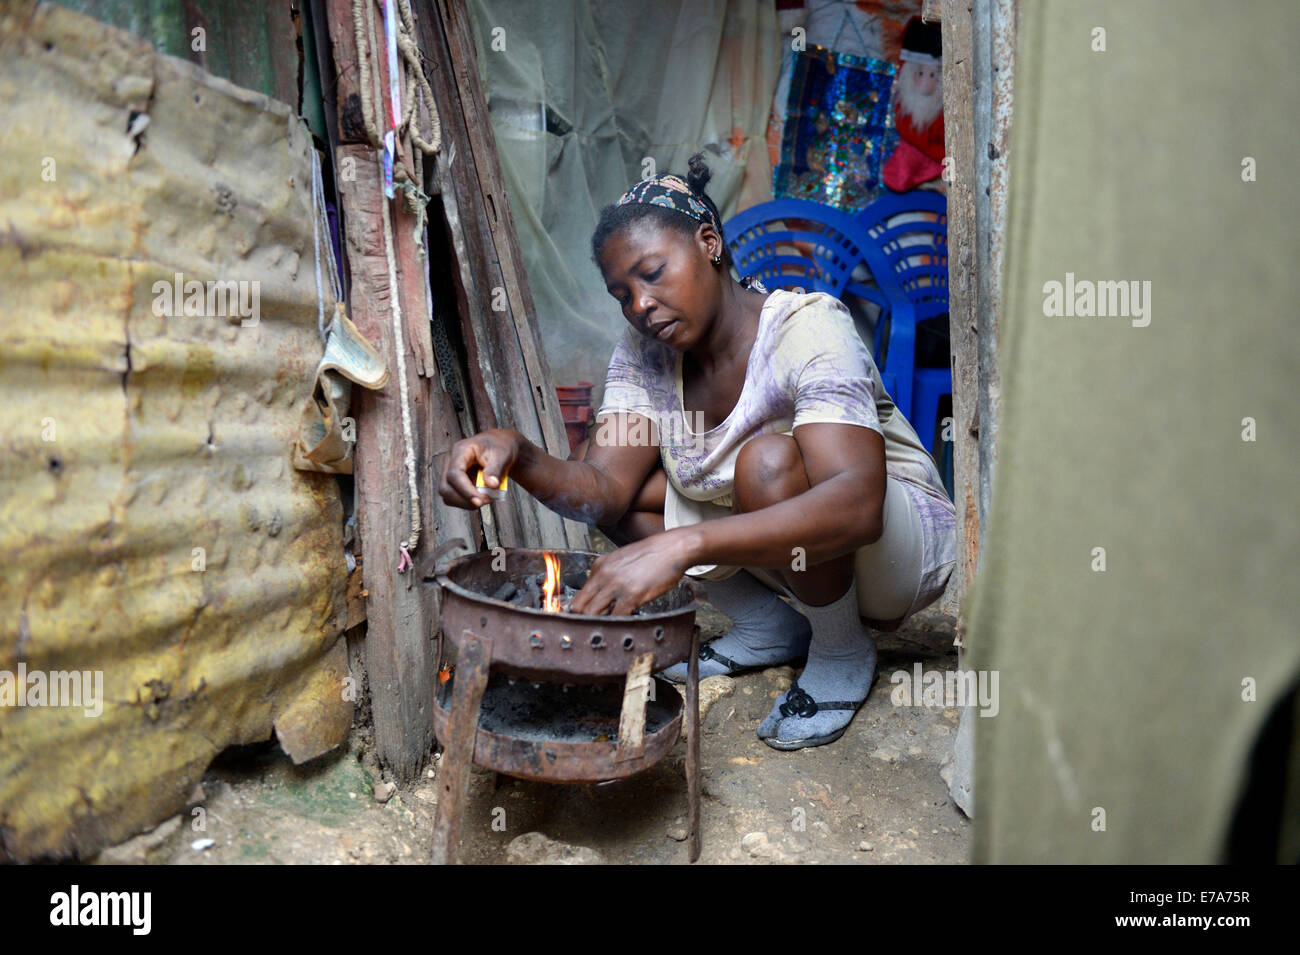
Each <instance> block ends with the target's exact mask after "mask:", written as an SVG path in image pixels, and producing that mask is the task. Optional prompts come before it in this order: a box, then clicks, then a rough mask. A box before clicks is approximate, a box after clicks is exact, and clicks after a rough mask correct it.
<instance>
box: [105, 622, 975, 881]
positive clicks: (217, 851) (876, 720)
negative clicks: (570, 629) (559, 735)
mask: <svg viewBox="0 0 1300 955" xmlns="http://www.w3.org/2000/svg"><path fill="white" fill-rule="evenodd" d="M700 623H701V625H702V626H703V628H704V636H705V638H706V639H707V638H708V637H710V636H716V635H718V634H719V633H721V632H722V631H723V630H724V629H725V627H726V625H727V620H726V618H725V617H723V616H721V615H720V614H718V613H716V612H714V611H713V610H712V609H711V608H706V610H705V611H703V612H702V614H701V619H700ZM952 627H953V619H952V618H951V617H950V616H947V615H945V614H942V613H939V612H938V611H936V610H933V609H930V610H926V611H923V612H921V613H920V614H917V615H916V616H914V617H912V618H911V620H909V621H908V625H907V627H906V628H905V629H902V630H899V631H897V632H895V633H892V634H878V635H877V639H878V647H879V677H878V679H877V681H876V684H875V687H874V689H873V690H872V693H871V696H870V698H869V699H868V701H867V703H866V705H865V706H864V707H863V708H862V709H861V711H859V713H858V715H857V716H856V718H855V719H854V721H853V724H852V726H850V728H849V731H848V732H847V733H846V734H845V735H844V736H843V737H842V738H841V739H840V740H838V741H837V742H835V743H833V744H831V745H829V746H820V747H813V748H808V749H803V750H797V751H795V752H789V753H786V752H780V751H778V750H774V749H771V748H770V747H768V746H767V745H765V744H764V743H763V742H762V741H761V740H759V739H758V737H757V736H755V733H754V731H755V728H756V727H757V726H758V723H759V721H760V720H761V719H762V718H763V716H765V715H766V714H767V712H768V710H769V709H770V708H771V705H772V701H773V699H775V697H776V696H777V695H778V694H779V693H780V692H781V690H782V689H784V687H785V686H788V681H789V680H790V678H791V677H792V675H793V672H792V671H791V670H790V669H789V668H778V669H771V670H767V671H764V672H759V673H753V674H748V675H745V676H742V677H739V678H736V679H730V678H727V677H715V678H713V679H711V680H709V681H706V682H705V683H704V684H703V686H702V697H703V699H702V702H703V704H704V705H707V706H708V710H707V713H706V715H705V717H704V720H703V735H702V737H701V748H700V754H701V764H702V769H701V775H702V790H703V796H702V808H701V814H702V827H703V835H704V847H703V854H702V856H701V858H700V861H701V862H702V863H758V864H762V863H774V862H792V863H811V864H819V863H820V864H826V863H854V864H874V863H934V862H940V863H959V862H966V861H967V860H968V858H969V852H970V834H971V826H970V822H969V820H968V819H967V818H966V817H965V816H964V815H963V814H962V813H961V811H960V810H959V809H957V807H956V806H955V805H954V804H953V802H952V800H951V798H950V797H949V795H948V789H947V787H946V786H945V784H944V782H943V781H942V780H941V779H940V777H939V771H940V765H941V763H942V762H943V761H944V759H945V758H946V757H947V756H948V754H949V752H950V751H951V749H952V745H953V739H954V735H955V733H956V729H957V719H958V711H957V710H955V709H939V708H935V707H931V708H926V707H921V706H915V707H913V706H894V705H892V703H891V701H890V693H891V690H892V689H893V686H892V685H891V683H890V681H889V677H890V674H891V673H893V672H894V671H896V670H899V669H902V670H907V671H911V669H912V666H913V664H914V663H916V662H918V661H919V662H920V663H921V664H922V665H923V667H925V669H927V670H931V669H955V668H956V662H957V657H956V650H955V649H953V647H952V640H953V630H952ZM438 765H439V759H438V758H437V757H435V759H434V761H433V763H432V764H431V768H430V769H429V770H428V771H427V772H426V774H425V775H424V777H423V778H421V779H420V780H419V781H418V783H417V784H416V785H413V786H402V787H396V788H395V787H393V786H392V784H391V783H389V782H387V781H386V780H384V779H383V778H382V776H381V773H380V771H379V769H378V766H377V764H376V761H375V758H374V755H373V753H372V751H371V743H370V734H369V727H368V726H366V725H364V724H363V725H360V726H358V727H356V728H355V729H354V731H353V733H352V736H351V738H350V740H349V744H348V746H347V747H346V748H340V749H339V750H337V751H335V752H333V753H330V754H327V755H326V756H323V757H321V758H320V759H318V760H314V761H312V762H311V763H309V764H306V765H303V766H294V765H293V764H292V762H291V761H290V760H289V758H288V757H287V756H286V755H285V754H284V753H283V752H282V751H281V750H280V748H279V747H278V746H277V745H276V744H275V743H274V741H269V742H267V743H265V744H260V745H257V746H250V747H238V748H235V749H232V750H228V751H227V752H226V753H223V754H222V755H221V757H219V758H218V760H217V761H216V762H215V763H213V765H212V766H211V767H210V768H209V770H208V772H207V773H206V775H205V776H204V779H203V782H202V785H201V787H200V788H199V789H198V790H196V792H195V794H194V796H193V797H192V798H193V800H194V805H192V806H191V807H188V808H187V810H186V812H185V813H184V814H182V815H179V816H175V817H173V818H172V819H170V820H168V821H167V822H165V823H164V824H163V825H161V826H159V827H158V828H157V829H155V830H154V831H153V832H152V833H148V834H145V835H143V836H139V837H137V838H136V839H133V840H131V841H130V842H127V843H124V844H123V845H121V846H117V847H114V848H113V849H109V850H106V851H105V852H104V853H102V854H101V855H100V856H99V859H98V861H100V862H103V863H130V862H153V863H168V864H176V865H219V864H226V863H308V864H357V863H362V864H368V863H413V864H418V863H423V862H425V861H427V858H428V855H429V850H430V845H431V836H432V827H433V815H434V808H435V803H436V798H437V787H436V774H437V767H438ZM463 826H464V834H463V835H464V838H463V844H462V848H461V859H462V861H464V862H470V863H479V864H489V865H491V864H499V863H511V862H514V863H524V862H566V863H598V862H605V863H685V862H686V856H687V849H686V843H685V841H684V840H685V836H686V782H685V744H684V742H679V743H678V744H677V746H676V747H675V748H674V750H673V751H672V752H671V753H670V754H669V756H668V757H666V758H665V759H663V760H661V761H660V762H659V763H658V764H657V765H655V766H654V767H652V768H651V769H649V770H647V771H645V772H643V773H641V774H640V775H637V776H633V777H631V778H629V779H626V780H620V781H615V782H610V783H601V784H596V785H580V786H559V785H552V784H546V783H534V782H528V781H521V780H515V779H508V778H504V777H503V778H501V779H500V780H498V779H497V778H496V777H495V774H493V773H491V772H488V771H486V770H479V769H476V770H475V772H474V775H473V778H472V780H471V784H470V799H469V802H468V805H467V807H466V810H465V817H464V824H463ZM209 840H210V841H209Z"/></svg>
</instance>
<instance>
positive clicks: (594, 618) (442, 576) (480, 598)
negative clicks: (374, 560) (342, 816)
mask: <svg viewBox="0 0 1300 955" xmlns="http://www.w3.org/2000/svg"><path fill="white" fill-rule="evenodd" d="M511 549H512V550H513V551H514V552H515V553H517V554H538V555H541V554H547V553H550V554H584V555H586V556H588V557H600V556H601V555H600V554H598V553H596V552H595V551H590V550H568V549H560V550H552V551H547V550H541V549H538V548H533V547H515V548H511ZM484 556H485V554H484V553H483V552H480V553H476V554H467V555H466V556H464V557H460V558H457V559H456V560H454V561H452V563H450V564H448V565H447V566H446V567H445V568H442V569H440V570H439V571H438V573H437V575H436V579H437V581H438V583H439V584H441V585H442V586H443V587H444V588H445V589H447V590H449V591H451V592H452V593H454V594H456V595H457V596H460V597H464V598H466V599H468V600H471V601H473V602H475V603H484V604H487V605H488V606H491V607H500V608H502V609H503V610H509V611H511V612H513V613H517V614H525V615H527V616H530V617H537V618H538V619H541V620H557V619H564V620H575V621H586V622H589V623H604V624H608V623H609V622H610V621H617V622H623V623H627V624H636V623H640V624H645V623H649V622H652V621H657V620H667V619H669V618H674V617H679V616H681V615H682V614H684V613H686V612H688V611H690V612H694V611H696V610H698V609H699V608H700V606H701V604H702V601H701V599H700V588H699V585H698V584H697V583H696V582H695V581H693V580H691V579H690V578H689V577H685V576H684V577H683V578H682V579H681V581H679V582H678V583H677V584H675V585H674V586H677V587H682V586H684V587H686V592H687V593H689V594H690V596H691V602H690V603H688V604H683V605H682V606H680V607H678V608H676V609H675V610H665V611H663V612H662V613H646V614H640V615H636V614H618V615H615V614H594V613H569V612H567V611H565V612H561V613H552V612H550V611H546V610H534V609H533V608H532V607H520V606H519V605H517V604H512V603H510V601H508V600H497V599H496V598H494V597H489V596H488V595H487V594H484V593H479V592H478V591H474V590H470V589H469V588H468V587H462V586H461V585H460V584H458V583H456V581H454V580H452V579H451V576H450V575H451V573H452V572H453V571H455V570H456V569H458V568H459V567H461V566H463V565H465V564H468V563H470V562H471V561H475V560H482V559H483V558H484Z"/></svg>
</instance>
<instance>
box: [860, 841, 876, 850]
mask: <svg viewBox="0 0 1300 955" xmlns="http://www.w3.org/2000/svg"><path fill="white" fill-rule="evenodd" d="M874 848H875V846H873V845H872V844H871V843H870V842H865V841H864V842H859V843H858V851H859V852H870V851H871V850H872V849H874Z"/></svg>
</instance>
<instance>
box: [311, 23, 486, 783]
mask: <svg viewBox="0 0 1300 955" xmlns="http://www.w3.org/2000/svg"><path fill="white" fill-rule="evenodd" d="M325 7H326V10H327V19H328V26H329V34H330V41H331V49H332V51H333V54H334V57H335V71H336V73H337V74H338V78H337V86H338V88H339V90H340V94H339V95H340V102H341V103H346V102H355V100H356V91H357V89H358V87H357V71H356V55H357V54H356V44H355V32H354V28H353V23H352V7H351V4H350V3H349V2H347V0H326V3H325ZM375 81H376V82H377V83H378V85H379V88H378V89H377V90H374V91H373V95H374V96H375V101H376V102H377V103H382V102H383V97H385V96H386V95H387V78H386V71H377V72H376V74H375ZM344 113H345V111H344V110H342V109H341V110H340V112H339V115H338V122H339V124H340V126H341V127H342V126H346V124H347V122H348V120H347V117H346V116H345V115H344ZM347 135H348V133H347V130H346V129H343V128H340V129H335V130H331V139H333V140H334V141H335V142H336V143H337V142H340V141H343V140H346V138H347ZM334 168H335V173H336V176H335V180H336V182H335V185H336V188H337V191H338V195H339V203H340V214H341V217H342V221H343V224H344V230H343V231H344V237H345V250H346V259H347V262H348V273H349V279H350V283H349V284H350V292H349V295H350V297H349V303H350V306H351V312H352V320H353V322H354V323H355V324H356V326H357V328H358V329H359V330H360V331H361V333H362V334H364V335H365V336H366V338H367V339H368V340H369V341H370V342H371V344H373V345H374V346H375V347H376V348H378V349H379V352H380V354H381V355H382V356H383V357H384V360H385V362H386V363H387V364H388V368H389V371H390V373H391V378H390V382H389V384H388V386H387V387H386V388H385V389H384V390H383V391H380V392H369V391H365V390H363V389H354V392H353V394H354V412H353V414H354V417H355V418H356V421H357V447H356V462H355V475H356V490H357V520H358V525H359V531H360V538H361V551H362V555H363V562H362V575H363V581H364V585H365V590H366V591H367V600H366V617H367V631H366V640H365V657H366V672H367V680H368V685H369V687H370V689H371V713H372V716H373V721H374V727H375V743H376V748H377V750H378V756H379V759H380V761H381V763H383V765H384V766H385V768H387V769H388V770H389V771H390V772H391V773H392V774H393V775H394V777H396V778H397V779H400V780H404V781H409V780H413V779H415V778H416V777H417V775H418V774H419V772H420V770H421V769H422V768H423V765H424V763H425V761H426V759H427V758H428V757H429V755H430V754H431V753H432V749H433V711H432V709H431V707H432V702H431V701H432V698H433V687H434V678H435V675H436V674H435V667H436V661H435V659H434V653H433V643H432V638H433V637H434V635H435V634H436V632H437V621H438V609H439V608H438V592H437V588H434V587H426V586H422V585H421V584H420V577H419V575H418V573H417V572H415V571H411V572H408V573H406V574H404V575H399V574H398V573H397V564H398V558H399V551H398V546H399V544H400V543H401V542H402V541H404V540H405V539H406V538H407V537H408V534H409V528H410V505H411V501H410V492H409V486H408V479H407V465H406V460H405V454H406V441H407V439H406V434H405V429H404V428H403V424H402V418H403V409H402V397H401V385H400V382H399V380H398V376H399V375H400V374H401V366H400V364H399V362H398V361H397V351H396V348H395V336H394V334H393V321H392V312H391V309H390V298H391V296H394V295H396V296H397V301H398V303H399V304H400V306H401V312H402V338H403V342H404V346H405V351H404V358H405V365H406V374H405V380H406V386H407V391H408V402H409V404H408V409H407V410H408V412H409V416H410V422H411V442H412V444H413V449H412V450H413V453H414V456H415V462H416V468H415V471H416V486H417V490H418V492H419V498H420V501H419V504H420V522H421V524H422V526H423V532H422V535H421V539H420V547H421V548H422V549H425V550H430V551H431V550H432V549H433V548H434V546H436V544H437V543H439V542H440V541H441V540H446V539H448V538H454V537H465V538H466V539H469V540H478V539H480V537H479V533H478V527H477V519H476V518H474V517H472V516H471V515H470V514H469V513H468V512H466V511H462V510H457V509H454V508H449V507H447V506H446V505H444V504H443V503H442V501H441V500H440V499H439V498H438V497H437V493H436V490H437V483H436V477H437V475H438V474H440V473H441V466H442V461H443V459H444V458H445V455H446V454H447V452H448V451H449V450H450V448H451V446H452V444H454V443H455V442H456V441H457V440H459V439H460V438H461V437H462V434H461V431H460V428H459V425H458V422H457V418H456V415H455V412H454V409H453V408H452V406H451V402H450V398H449V396H448V395H447V393H446V391H445V390H444V389H443V388H442V387H440V385H439V380H440V379H439V374H438V369H437V365H436V363H435V362H434V359H433V349H432V343H431V336H430V328H429V308H428V300H427V294H426V279H427V269H428V259H427V256H425V255H422V254H421V251H420V249H419V241H418V239H417V236H416V229H417V226H418V220H417V216H416V215H415V214H413V213H411V212H408V211H407V209H406V206H405V203H404V202H403V201H402V200H401V199H400V198H399V199H398V200H394V201H389V200H386V199H385V198H384V196H383V191H382V188H383V187H382V173H381V170H380V166H379V159H378V154H377V152H376V151H375V150H374V149H372V148H371V147H370V146H369V144H368V143H360V144H351V145H338V146H336V152H335V163H334ZM385 203H387V205H388V213H389V215H390V216H391V226H392V239H393V241H392V254H393V257H394V263H395V269H394V271H395V272H396V276H397V285H396V287H392V286H391V281H390V277H389V267H388V256H387V252H386V245H387V239H386V238H385V234H384V225H383V205H384V204H385ZM414 557H415V559H416V560H417V562H418V561H419V554H418V552H417V554H416V555H414Z"/></svg>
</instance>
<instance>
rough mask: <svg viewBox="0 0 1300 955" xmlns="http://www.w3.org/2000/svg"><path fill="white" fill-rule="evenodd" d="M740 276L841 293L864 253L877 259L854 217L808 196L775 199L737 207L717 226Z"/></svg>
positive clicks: (782, 285)
mask: <svg viewBox="0 0 1300 955" xmlns="http://www.w3.org/2000/svg"><path fill="white" fill-rule="evenodd" d="M722 231H723V234H724V235H725V236H726V239H727V247H728V248H729V249H730V250H731V258H732V260H733V261H734V262H735V265H736V271H737V272H738V273H739V275H740V277H741V278H757V279H759V280H760V281H761V282H762V283H763V284H764V285H766V286H767V287H768V288H770V289H775V288H783V289H787V290H795V289H804V290H805V291H809V292H826V293H828V294H830V295H834V296H835V297H836V298H840V297H841V296H842V295H843V294H844V289H845V287H846V286H847V285H848V283H849V279H850V278H851V276H852V275H853V270H854V269H855V268H856V267H857V265H858V263H859V262H861V261H862V260H863V258H864V257H871V258H873V259H874V260H876V261H878V262H879V263H881V264H882V265H884V264H887V263H886V260H885V259H884V258H882V257H880V256H878V255H873V250H872V249H871V248H870V245H871V243H870V241H869V240H868V239H867V237H866V236H865V235H864V233H863V230H862V226H861V225H860V224H858V223H857V222H856V221H855V220H854V218H853V217H852V216H850V215H847V214H845V213H843V212H840V211H839V210H838V209H832V208H830V207H829V206H823V205H822V204H821V203H817V202H810V201H809V200H807V199H776V200H773V201H772V202H763V203H760V204H759V205H756V206H752V207H750V208H749V209H746V210H745V211H744V212H738V213H736V215H734V216H732V218H731V219H729V220H728V221H727V223H726V224H725V225H724V226H723V227H722Z"/></svg>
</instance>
